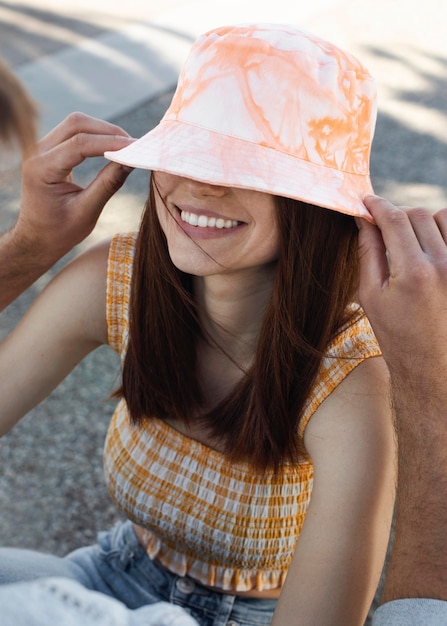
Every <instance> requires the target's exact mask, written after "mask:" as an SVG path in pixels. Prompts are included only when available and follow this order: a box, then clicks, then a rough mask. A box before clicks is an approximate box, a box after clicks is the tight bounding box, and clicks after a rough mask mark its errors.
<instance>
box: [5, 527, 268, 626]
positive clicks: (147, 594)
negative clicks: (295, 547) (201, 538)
mask: <svg viewBox="0 0 447 626" xmlns="http://www.w3.org/2000/svg"><path fill="white" fill-rule="evenodd" d="M54 576H56V577H59V576H61V577H64V578H71V579H74V580H76V581H78V582H80V583H81V584H82V585H83V586H84V587H86V588H87V589H91V590H93V591H99V592H101V593H104V594H106V595H108V596H110V597H112V598H115V599H116V600H119V601H120V602H122V603H124V604H125V605H126V606H127V607H128V608H130V609H137V608H140V607H142V606H145V605H147V604H153V603H155V602H160V601H164V602H169V603H171V604H173V605H177V606H180V607H182V608H183V609H185V610H186V611H187V612H188V613H189V614H190V615H191V616H192V617H194V618H195V619H196V620H197V621H198V622H199V624H200V625H201V626H226V625H228V626H268V625H269V624H270V622H271V620H272V616H273V611H274V610H275V606H276V600H263V599H257V598H247V597H245V596H236V595H230V594H222V593H218V592H215V591H211V590H209V589H208V588H206V587H204V586H202V585H200V584H199V583H197V582H195V581H194V580H193V579H191V578H189V577H187V576H186V577H181V576H176V575H174V574H171V573H170V572H169V571H167V570H165V569H163V568H161V567H159V566H158V565H157V564H156V563H155V562H153V561H151V559H149V557H148V556H147V554H146V551H145V550H144V548H143V547H142V546H141V545H140V543H139V541H138V539H137V537H136V534H135V531H134V529H133V526H132V524H131V523H130V522H124V523H122V524H118V525H117V526H115V527H114V528H113V529H112V530H110V531H108V532H104V533H100V535H99V538H98V543H97V544H95V545H93V546H89V547H87V548H80V549H79V550H75V551H74V552H71V553H70V554H68V555H67V556H66V557H64V558H60V557H55V556H51V555H43V554H39V553H36V552H32V551H29V550H19V549H16V548H2V549H0V584H5V583H11V582H17V581H24V580H34V579H36V578H43V577H54Z"/></svg>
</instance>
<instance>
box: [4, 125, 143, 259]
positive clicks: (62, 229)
mask: <svg viewBox="0 0 447 626" xmlns="http://www.w3.org/2000/svg"><path fill="white" fill-rule="evenodd" d="M131 141H132V139H131V138H130V137H129V136H128V135H127V133H126V132H125V131H123V130H122V129H121V128H119V127H118V126H115V125H114V124H109V123H108V122H103V121H101V120H97V119H94V118H91V117H88V116H86V115H83V114H81V113H73V114H71V115H69V116H68V117H67V118H66V119H65V120H64V121H63V122H62V123H61V124H59V126H57V127H56V128H55V129H54V130H52V131H51V132H50V133H49V134H48V135H47V136H46V137H44V138H43V139H42V140H41V141H40V142H39V143H38V144H37V146H36V148H35V150H34V151H32V153H31V154H30V155H29V156H28V157H27V158H26V159H25V161H24V164H23V183H22V203H21V209H20V214H19V218H18V221H17V224H16V226H15V228H14V229H13V234H14V237H17V238H18V240H21V241H23V242H24V243H26V244H27V246H28V248H29V251H30V253H31V254H35V255H36V256H37V257H40V258H42V259H44V258H48V260H49V262H51V263H53V262H54V261H56V260H57V259H59V258H60V257H61V256H63V255H64V254H65V253H66V252H68V251H69V250H70V249H71V248H72V247H73V246H75V245H76V244H78V243H79V242H81V241H82V240H83V239H84V238H85V237H87V235H89V234H90V232H91V231H92V230H93V228H94V226H95V224H96V221H97V219H98V217H99V215H100V213H101V211H102V209H103V208H104V205H105V204H106V202H107V201H108V200H109V199H110V198H111V197H112V196H113V194H114V193H115V192H116V191H118V189H119V188H120V187H121V186H122V185H123V183H124V181H125V180H126V178H127V176H128V174H129V172H130V171H131V170H130V169H129V168H125V167H123V166H121V165H118V164H116V163H109V164H108V165H106V166H105V167H104V168H103V169H102V170H101V171H100V172H99V174H98V175H97V176H96V178H95V179H94V180H93V181H92V182H91V183H90V184H89V185H88V186H87V187H86V188H85V189H83V188H82V187H79V186H78V185H76V184H74V183H73V182H72V170H73V168H75V167H76V166H77V165H79V164H80V163H82V161H84V160H85V159H86V158H88V157H95V156H102V155H103V153H104V152H105V151H106V150H117V149H119V148H123V147H124V146H126V145H128V144H129V143H130V142H131Z"/></svg>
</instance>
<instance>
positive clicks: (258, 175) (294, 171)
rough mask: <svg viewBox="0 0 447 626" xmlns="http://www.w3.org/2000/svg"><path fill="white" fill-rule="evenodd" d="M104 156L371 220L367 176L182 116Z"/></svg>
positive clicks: (368, 180)
mask: <svg viewBox="0 0 447 626" xmlns="http://www.w3.org/2000/svg"><path fill="white" fill-rule="evenodd" d="M104 156H105V157H106V158H107V159H109V160H111V161H115V162H117V163H121V164H122V165H127V166H129V167H133V168H141V169H147V170H152V171H162V172H168V173H170V174H175V175H177V176H183V177H186V178H192V179H194V180H199V181H201V182H206V183H210V184H214V185H223V186H226V187H237V188H242V189H252V190H254V191H261V192H265V193H270V194H273V195H277V196H285V197H287V198H292V199H294V200H301V201H303V202H307V203H309V204H314V205H317V206H321V207H324V208H327V209H332V210H334V211H339V212H341V213H345V214H347V215H352V216H356V217H363V218H365V219H367V220H368V221H370V222H373V218H372V216H371V214H370V213H369V211H368V209H367V208H366V207H365V205H364V203H363V198H365V197H366V196H367V195H369V194H372V193H374V192H373V188H372V184H371V180H370V177H369V176H367V175H362V174H351V173H349V172H342V171H340V170H337V169H335V168H334V169H332V168H330V167H326V166H324V165H316V164H315V163H310V162H308V161H306V160H305V159H302V158H298V157H295V156H293V155H290V154H286V153H284V152H279V151H277V150H274V149H272V148H269V147H266V146H262V145H259V144H255V143H253V142H249V141H246V140H244V139H240V138H238V137H231V136H227V135H222V134H220V133H217V132H215V131H212V130H209V129H207V128H203V127H201V126H197V125H193V124H189V123H186V122H183V121H179V120H162V121H161V122H160V123H159V124H158V126H156V127H155V128H154V129H153V130H151V131H150V132H148V133H147V134H146V135H144V136H143V137H141V138H140V139H138V140H136V141H135V142H133V143H132V144H130V145H128V146H126V147H125V148H122V149H121V150H117V151H114V152H112V151H110V152H106V153H105V154H104ZM247 172H249V173H247Z"/></svg>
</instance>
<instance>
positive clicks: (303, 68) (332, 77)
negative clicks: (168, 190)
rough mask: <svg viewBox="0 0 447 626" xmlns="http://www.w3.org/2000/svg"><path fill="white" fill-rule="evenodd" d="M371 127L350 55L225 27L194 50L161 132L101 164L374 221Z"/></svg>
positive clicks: (300, 38)
mask: <svg viewBox="0 0 447 626" xmlns="http://www.w3.org/2000/svg"><path fill="white" fill-rule="evenodd" d="M375 121H376V88H375V83H374V80H373V78H372V77H371V75H370V74H369V72H368V71H367V69H366V68H365V67H364V66H363V65H362V64H361V63H360V62H359V61H358V60H357V59H356V58H355V57H353V56H352V55H350V54H348V53H346V52H344V51H342V50H340V49H339V48H337V47H336V46H334V45H333V44H331V43H328V42H327V41H324V40H323V39H320V38H318V37H316V36H314V35H312V34H310V33H307V32H305V31H301V30H297V29H295V28H293V27H291V26H279V25H270V24H257V25H238V26H228V27H222V28H218V29H215V30H212V31H210V32H208V33H206V34H204V35H202V36H201V37H199V39H197V41H196V42H195V43H194V45H193V46H192V48H191V51H190V54H189V56H188V58H187V60H186V62H185V64H184V66H183V69H182V71H181V74H180V78H179V82H178V86H177V90H176V92H175V94H174V97H173V100H172V102H171V105H170V106H169V108H168V110H167V111H166V114H165V115H164V117H163V119H162V120H161V122H160V123H159V124H158V126H156V127H155V128H154V129H153V130H151V131H150V132H148V133H147V134H146V135H144V136H143V137H142V138H141V139H138V140H137V141H135V142H134V143H132V144H131V145H129V146H127V147H125V148H123V149H122V150H118V151H116V152H106V154H105V156H106V157H107V158H108V159H111V160H113V161H117V162H118V163H122V164H124V165H128V166H131V167H136V168H143V169H148V170H153V171H157V170H159V171H164V172H169V173H171V174H176V175H178V176H183V177H187V178H192V179H195V180H199V181H202V182H207V183H211V184H216V185H224V186H228V187H239V188H244V189H253V190H256V191H263V192H268V193H271V194H274V195H279V196H286V197H289V198H294V199H297V200H303V201H305V202H307V203H310V204H315V205H319V206H322V207H326V208H329V209H334V210H336V211H341V212H342V213H347V214H350V215H357V216H363V217H366V218H369V219H371V217H370V214H369V213H368V211H367V209H366V207H365V206H364V204H363V202H362V200H363V198H364V197H365V196H366V195H368V194H370V193H373V190H372V185H371V180H370V176H369V158H370V151H371V143H372V138H373V134H374V127H375Z"/></svg>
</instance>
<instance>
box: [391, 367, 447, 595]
mask: <svg viewBox="0 0 447 626" xmlns="http://www.w3.org/2000/svg"><path fill="white" fill-rule="evenodd" d="M439 365H440V368H441V369H442V374H443V373H444V372H445V370H444V369H443V368H442V366H441V364H439ZM421 378H423V375H422V372H421ZM438 378H439V373H438V374H437V376H434V377H432V376H427V377H426V380H427V383H426V385H425V386H424V383H423V381H422V380H421V379H419V381H415V382H414V383H413V384H411V381H409V380H408V377H402V378H400V379H399V377H397V378H396V377H395V378H394V379H393V403H394V409H395V416H396V430H397V436H398V441H399V451H398V496H397V503H396V529H395V539H394V546H393V551H392V554H391V558H390V562H389V565H388V571H387V577H386V581H385V587H384V593H383V598H382V601H383V602H386V601H390V600H394V599H399V598H435V599H440V600H447V566H446V564H447V532H446V530H447V529H446V523H447V421H446V420H445V412H446V411H447V391H445V385H444V384H443V382H442V381H441V380H439V381H438V382H436V381H437V379H438ZM443 388H444V389H443Z"/></svg>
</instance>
